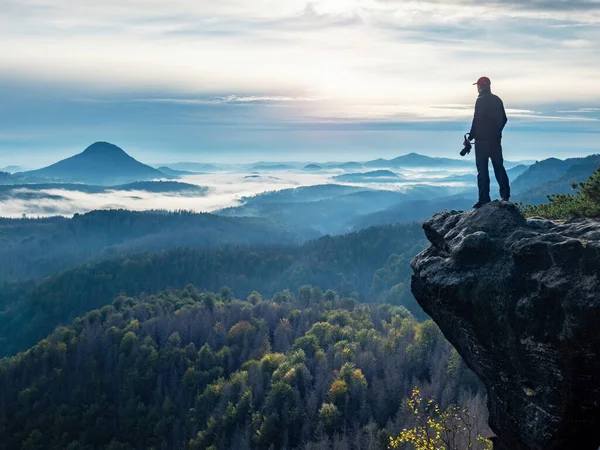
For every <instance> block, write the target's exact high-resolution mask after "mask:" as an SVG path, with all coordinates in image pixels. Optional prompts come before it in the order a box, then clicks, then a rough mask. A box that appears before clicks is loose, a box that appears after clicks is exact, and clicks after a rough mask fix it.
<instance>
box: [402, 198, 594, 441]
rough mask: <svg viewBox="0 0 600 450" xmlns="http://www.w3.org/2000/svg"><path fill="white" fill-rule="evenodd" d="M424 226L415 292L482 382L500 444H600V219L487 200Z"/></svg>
mask: <svg viewBox="0 0 600 450" xmlns="http://www.w3.org/2000/svg"><path fill="white" fill-rule="evenodd" d="M423 228H424V230H425V234H426V235H427V237H428V239H429V240H430V241H431V244H432V245H431V247H429V248H428V249H426V250H424V251H423V252H421V253H420V254H419V255H418V256H416V257H415V258H414V260H413V261H412V267H413V270H414V275H413V279H412V290H413V293H414V295H415V297H416V299H417V301H418V302H419V304H420V305H421V306H422V307H423V309H424V310H425V311H426V312H427V313H428V314H429V315H430V316H431V317H432V318H433V320H434V321H435V322H436V323H437V324H438V326H439V327H440V329H441V330H442V332H443V333H444V335H445V336H446V338H447V339H448V340H449V341H450V342H451V343H452V344H453V345H454V346H455V347H456V349H457V350H458V352H459V353H460V354H461V355H462V357H463V359H464V360H465V362H466V363H467V364H468V365H469V367H470V368H471V369H472V370H473V371H474V372H475V373H477V374H478V375H479V376H480V377H481V379H482V380H483V382H484V383H485V385H486V387H487V390H488V407H489V412H490V427H491V428H492V430H493V431H494V433H495V434H496V438H495V440H494V448H495V449H499V450H509V449H510V450H520V449H534V450H567V449H568V450H571V449H578V450H596V449H598V446H599V445H600V432H599V429H600V222H599V221H597V220H592V219H577V220H568V221H565V222H562V223H557V222H556V223H555V222H552V221H548V220H544V219H529V220H526V219H525V218H524V217H523V215H522V214H521V213H520V211H519V210H518V209H517V208H516V207H515V206H514V205H510V204H509V205H501V204H500V203H499V202H492V203H490V204H488V205H485V206H484V207H482V208H480V209H478V210H474V211H469V212H457V211H445V212H443V213H440V214H437V215H436V216H434V217H433V218H432V219H430V220H429V221H427V222H426V223H425V224H424V225H423Z"/></svg>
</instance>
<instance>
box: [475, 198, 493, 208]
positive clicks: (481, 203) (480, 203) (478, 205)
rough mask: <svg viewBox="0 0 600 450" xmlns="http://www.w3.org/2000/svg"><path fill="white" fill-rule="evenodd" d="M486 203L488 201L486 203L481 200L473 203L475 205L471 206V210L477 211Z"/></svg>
mask: <svg viewBox="0 0 600 450" xmlns="http://www.w3.org/2000/svg"><path fill="white" fill-rule="evenodd" d="M486 203H489V201H487V202H482V201H481V200H479V201H478V202H477V203H475V204H474V205H473V209H479V208H481V207H482V206H483V205H485V204H486Z"/></svg>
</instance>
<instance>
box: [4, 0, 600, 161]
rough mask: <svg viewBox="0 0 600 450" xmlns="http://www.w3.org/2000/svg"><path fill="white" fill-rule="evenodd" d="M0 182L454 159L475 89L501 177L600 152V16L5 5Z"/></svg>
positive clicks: (51, 2)
mask: <svg viewBox="0 0 600 450" xmlns="http://www.w3.org/2000/svg"><path fill="white" fill-rule="evenodd" d="M0 10H1V11H2V14H0V167H2V166H5V165H9V164H20V165H23V166H25V167H29V168H35V167H40V166H43V165H46V164H49V163H52V162H54V161H56V160H58V159H61V158H65V157H68V156H70V155H72V154H74V153H78V152H80V151H82V150H83V149H85V147H87V146H88V145H90V144H91V143H93V142H95V141H109V142H112V143H114V144H116V145H119V146H120V147H122V148H123V149H124V150H126V151H127V152H128V153H130V154H131V155H132V156H134V157H136V158H137V159H140V160H142V161H144V162H147V163H162V162H175V161H199V162H252V161H257V160H269V161H288V160H295V161H298V160H305V161H315V162H320V161H328V160H332V161H347V160H368V159H375V158H378V157H386V158H387V157H395V156H398V155H400V154H405V153H408V152H411V151H417V152H419V153H423V154H427V155H431V156H446V157H448V156H451V157H459V156H458V152H459V151H460V149H461V147H462V145H461V144H462V135H463V134H464V133H465V132H467V131H468V130H469V127H470V120H471V118H472V108H473V104H474V102H475V99H476V89H475V87H474V86H472V83H473V82H474V81H476V80H477V78H479V77H480V76H482V75H486V76H488V77H490V78H491V80H492V90H493V92H495V93H496V94H498V95H499V96H500V97H501V98H502V99H503V101H504V103H505V106H506V108H507V113H508V116H509V124H508V125H507V128H506V130H505V134H504V151H505V158H506V159H509V160H522V159H544V158H547V157H550V156H556V157H561V158H565V157H570V156H582V155H586V154H590V153H599V152H600V144H599V142H600V140H599V137H600V83H599V80H600V46H598V45H597V42H598V41H600V1H594V0H588V1H584V0H568V1H564V0H562V1H561V0H529V1H528V0H502V1H500V0H443V1H442V0H423V1H404V0H316V1H310V2H307V1H303V0H253V1H242V0H219V1H214V0H171V1H169V2H165V1H155V0H144V1H141V0H103V1H102V2H96V1H91V0H0Z"/></svg>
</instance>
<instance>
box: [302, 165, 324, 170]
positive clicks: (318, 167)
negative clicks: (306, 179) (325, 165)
mask: <svg viewBox="0 0 600 450" xmlns="http://www.w3.org/2000/svg"><path fill="white" fill-rule="evenodd" d="M321 169H322V167H321V166H319V165H318V164H308V165H306V166H304V170H321Z"/></svg>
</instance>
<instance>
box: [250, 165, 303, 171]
mask: <svg viewBox="0 0 600 450" xmlns="http://www.w3.org/2000/svg"><path fill="white" fill-rule="evenodd" d="M292 169H295V167H294V166H290V165H288V164H273V165H269V164H258V165H255V166H252V167H251V170H262V171H269V170H292Z"/></svg>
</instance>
